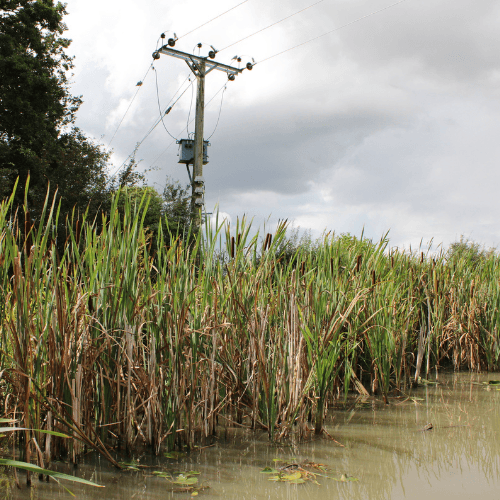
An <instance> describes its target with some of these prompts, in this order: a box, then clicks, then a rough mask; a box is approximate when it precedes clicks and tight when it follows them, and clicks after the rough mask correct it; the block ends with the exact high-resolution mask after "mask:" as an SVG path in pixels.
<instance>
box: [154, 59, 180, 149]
mask: <svg viewBox="0 0 500 500" xmlns="http://www.w3.org/2000/svg"><path fill="white" fill-rule="evenodd" d="M155 83H156V101H157V103H158V113H160V119H161V122H162V123H163V128H164V129H165V130H166V132H167V134H168V135H169V136H170V137H172V139H175V137H174V136H173V135H172V134H171V133H170V132H169V131H168V128H167V126H166V125H165V122H164V120H163V116H164V115H167V114H168V113H170V111H171V109H172V106H170V108H167V110H166V111H165V112H162V110H161V105H160V92H159V91H158V72H157V71H156V69H155Z"/></svg>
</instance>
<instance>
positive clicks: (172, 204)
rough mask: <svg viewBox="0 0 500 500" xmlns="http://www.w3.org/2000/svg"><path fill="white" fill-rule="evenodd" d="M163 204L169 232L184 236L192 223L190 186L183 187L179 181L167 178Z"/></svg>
mask: <svg viewBox="0 0 500 500" xmlns="http://www.w3.org/2000/svg"><path fill="white" fill-rule="evenodd" d="M163 202H164V207H163V215H164V216H165V218H166V220H167V223H168V228H169V231H170V232H171V233H172V234H179V235H181V236H183V235H184V234H185V233H186V232H187V231H188V228H189V226H190V223H191V207H190V203H191V194H190V186H186V187H182V185H181V184H180V183H179V182H178V181H174V180H172V179H170V178H167V183H166V185H165V189H164V190H163Z"/></svg>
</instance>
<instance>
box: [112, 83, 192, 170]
mask: <svg viewBox="0 0 500 500" xmlns="http://www.w3.org/2000/svg"><path fill="white" fill-rule="evenodd" d="M190 76H191V75H188V77H187V78H186V79H185V80H184V81H183V82H182V84H181V86H180V87H179V89H178V90H177V91H176V92H175V94H174V96H173V97H172V99H173V98H174V97H175V96H176V95H177V94H178V92H179V91H180V89H181V88H182V87H183V86H184V84H185V83H186V81H187V80H188V79H189V78H190ZM191 85H192V83H191ZM189 88H190V86H188V87H186V88H185V89H184V91H183V92H182V93H181V94H180V95H179V97H177V99H176V100H175V101H174V102H173V103H172V105H171V107H174V106H175V104H176V103H177V102H178V101H179V99H181V97H182V96H183V95H184V94H185V93H186V92H187V90H188V89H189ZM172 99H171V100H170V102H169V104H170V103H171V102H172ZM167 106H168V105H167ZM163 114H164V112H163V113H162V111H161V108H160V117H159V118H158V119H157V120H156V121H155V123H154V124H153V125H152V126H151V127H150V128H149V130H148V132H146V134H145V135H144V137H143V138H142V139H141V140H140V141H139V142H138V143H137V144H136V146H135V148H134V152H135V151H137V150H138V149H139V148H140V147H141V145H142V143H143V142H144V141H145V140H146V139H147V138H148V137H149V136H150V135H151V133H152V132H153V130H154V129H155V128H156V127H157V126H158V125H159V124H160V122H163ZM165 130H167V129H166V127H165ZM167 132H168V130H167ZM169 134H170V132H169ZM171 137H172V138H174V136H173V135H171ZM174 139H175V138H174ZM133 154H134V153H130V154H129V155H128V156H127V158H125V160H124V161H123V162H122V164H121V165H120V166H119V167H118V168H117V169H116V170H115V171H114V172H113V173H112V174H111V175H110V179H112V178H114V177H115V176H116V175H117V174H118V172H119V171H120V170H121V169H122V168H123V166H124V165H125V163H127V161H128V160H129V159H130V158H132V156H133Z"/></svg>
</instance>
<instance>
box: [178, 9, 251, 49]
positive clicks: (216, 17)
mask: <svg viewBox="0 0 500 500" xmlns="http://www.w3.org/2000/svg"><path fill="white" fill-rule="evenodd" d="M247 2H248V0H245V1H244V2H241V3H239V4H238V5H235V6H234V7H231V8H230V9H229V10H226V11H225V12H223V13H222V14H219V15H218V16H215V17H214V18H213V19H210V21H207V22H206V23H203V24H200V26H198V27H197V28H195V29H193V30H191V31H188V32H187V33H185V34H184V35H182V36H181V37H179V38H178V40H180V39H181V38H184V37H185V36H188V35H190V34H191V33H193V32H195V31H196V30H199V29H200V28H202V27H203V26H206V25H207V24H208V23H211V22H212V21H215V20H216V19H219V17H222V16H223V15H225V14H227V13H228V12H231V11H232V10H234V9H236V8H237V7H239V6H240V5H243V4H244V3H247Z"/></svg>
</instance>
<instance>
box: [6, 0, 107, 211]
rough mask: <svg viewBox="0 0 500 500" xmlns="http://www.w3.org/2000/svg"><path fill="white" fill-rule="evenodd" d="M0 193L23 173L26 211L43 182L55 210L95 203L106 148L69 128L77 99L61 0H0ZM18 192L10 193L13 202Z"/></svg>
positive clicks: (35, 204)
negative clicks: (55, 200) (55, 198)
mask: <svg viewBox="0 0 500 500" xmlns="http://www.w3.org/2000/svg"><path fill="white" fill-rule="evenodd" d="M0 7H1V10H0V75H2V76H1V78H0V181H1V187H0V196H5V195H6V194H10V191H11V189H12V186H13V185H14V182H15V180H16V177H19V178H20V186H23V185H24V184H25V181H26V178H27V177H28V175H30V190H29V193H28V200H29V205H30V208H31V210H32V213H33V215H34V217H35V218H36V215H37V212H38V211H39V210H40V208H41V206H43V201H44V199H45V195H46V190H47V183H48V182H50V184H51V189H52V190H55V189H56V188H57V189H58V195H59V196H60V197H61V198H62V204H63V213H64V212H66V213H68V212H69V211H70V210H71V208H72V207H73V206H75V205H77V206H78V207H81V208H82V209H83V208H85V207H86V206H87V205H88V204H89V203H94V205H95V206H98V205H99V202H100V201H102V200H103V199H104V198H105V197H104V193H105V191H106V165H107V162H108V158H109V154H108V153H107V152H105V151H104V150H103V149H102V147H101V146H100V145H97V144H94V143H93V142H92V141H90V140H89V139H88V138H87V137H85V135H84V134H83V133H82V132H81V131H80V130H78V129H77V128H75V127H74V126H73V124H74V121H75V113H76V111H77V110H78V108H79V106H80V104H81V102H82V100H81V98H80V97H75V96H72V95H71V93H70V90H69V81H68V77H67V73H68V71H70V70H71V69H72V68H73V59H72V58H71V57H70V56H68V55H67V54H66V52H65V50H66V49H67V48H68V47H69V45H70V43H71V41H70V40H69V39H67V38H64V37H63V36H62V34H63V33H64V31H65V30H66V26H65V25H64V23H63V21H62V20H63V16H64V15H65V14H66V10H65V6H64V5H63V4H61V3H57V4H55V3H54V0H0ZM23 196H24V193H23V192H22V189H20V190H18V193H17V197H16V198H17V199H16V201H17V204H21V203H22V200H23ZM94 208H95V207H94Z"/></svg>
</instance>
